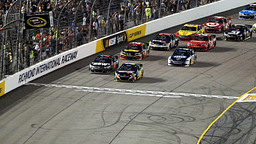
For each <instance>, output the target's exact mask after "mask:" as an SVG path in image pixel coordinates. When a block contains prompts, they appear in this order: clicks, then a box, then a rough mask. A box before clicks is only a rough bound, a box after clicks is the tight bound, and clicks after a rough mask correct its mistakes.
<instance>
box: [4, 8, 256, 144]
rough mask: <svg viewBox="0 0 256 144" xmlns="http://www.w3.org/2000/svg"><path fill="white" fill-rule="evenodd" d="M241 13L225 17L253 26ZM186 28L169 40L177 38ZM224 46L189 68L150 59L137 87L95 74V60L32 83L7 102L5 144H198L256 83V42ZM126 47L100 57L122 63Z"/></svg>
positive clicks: (157, 56)
mask: <svg viewBox="0 0 256 144" xmlns="http://www.w3.org/2000/svg"><path fill="white" fill-rule="evenodd" d="M241 9H242V8H239V9H235V10H232V11H228V12H225V13H221V14H218V15H223V16H231V17H232V23H246V24H253V23H254V22H253V21H242V20H237V19H236V18H237V14H238V11H240V10H241ZM208 18H209V17H208ZM208 18H204V19H200V20H197V21H193V22H191V23H199V24H202V23H204V22H205V21H206V20H207V19H208ZM180 27H181V26H177V27H174V28H171V29H167V30H165V31H163V32H169V33H175V32H176V31H178V29H179V28H180ZM153 37H155V34H153V35H151V36H147V37H145V38H141V39H139V40H137V41H143V42H148V41H149V40H151V39H152V38H153ZM217 38H218V40H217V47H216V48H215V49H212V50H210V51H208V52H199V53H198V61H197V63H196V64H194V65H192V66H191V67H189V68H184V67H169V66H167V58H168V56H170V55H171V54H172V53H173V51H174V49H172V50H171V51H151V53H150V56H149V57H148V58H145V59H143V60H142V61H140V62H138V63H142V64H143V65H144V70H145V73H144V78H143V79H142V80H139V81H138V82H136V83H123V82H115V81H113V74H110V75H108V74H103V75H101V74H89V72H88V64H89V63H90V62H91V61H92V60H93V59H94V58H95V56H96V55H94V56H91V57H89V58H86V59H84V60H81V61H79V62H77V63H75V64H72V65H69V66H67V67H65V68H62V69H60V70H58V71H56V72H53V73H51V74H49V75H47V76H45V77H42V78H40V79H38V80H35V81H33V83H36V84H38V85H36V86H34V85H27V86H23V87H21V88H18V89H17V90H14V91H13V92H10V93H9V94H7V95H5V96H4V97H1V98H0V102H1V104H0V105H1V106H0V108H1V115H0V121H1V122H0V130H1V133H0V143H8V144H11V143H13V144H21V143H25V144H37V143H38V144H42V143H56V144H60V143H61V144H70V143H88V144H120V143H122V144H137V143H145V144H155V143H161V144H167V143H172V144H176V143H177V144H180V143H182V144H193V143H196V142H197V140H198V138H199V137H200V135H201V134H202V133H203V131H204V130H205V129H206V128H207V126H208V125H209V124H210V123H211V122H212V121H213V120H214V119H215V118H216V117H217V116H218V115H219V114H221V112H222V111H223V110H225V109H226V108H227V107H228V106H229V105H230V104H231V103H232V102H234V101H235V98H237V97H239V96H241V95H242V94H243V93H245V92H246V91H248V90H249V89H251V88H253V87H254V86H255V83H256V81H255V68H256V66H255V62H256V57H255V54H256V52H255V41H256V34H255V33H254V34H253V38H252V39H249V40H247V41H244V42H232V41H223V40H222V34H217ZM186 43H187V42H180V43H179V47H186ZM124 46H125V44H121V45H119V46H117V47H113V48H111V49H109V50H107V51H104V52H101V53H100V54H115V55H119V52H120V50H121V49H122V48H124ZM123 62H129V61H123V60H120V63H123ZM44 84H51V85H44ZM53 84H54V85H53ZM107 88H109V89H107ZM135 90H138V91H135ZM170 93H171V94H170ZM182 93H186V94H182ZM191 94H192V95H191ZM193 94H197V95H193ZM212 95H215V96H213V97H212ZM223 96H227V97H223Z"/></svg>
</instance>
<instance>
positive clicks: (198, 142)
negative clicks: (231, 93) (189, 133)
mask: <svg viewBox="0 0 256 144" xmlns="http://www.w3.org/2000/svg"><path fill="white" fill-rule="evenodd" d="M255 88H256V87H254V88H252V89H251V90H249V91H248V92H246V93H245V94H243V95H242V96H240V97H239V98H238V99H237V100H236V101H235V102H233V103H232V104H231V105H230V106H229V107H228V108H226V110H224V111H223V112H222V113H221V114H220V115H219V116H218V117H217V118H216V119H215V120H214V121H213V122H212V123H211V124H210V125H209V126H208V127H207V129H206V130H205V131H204V132H203V134H202V135H201V136H200V138H199V140H198V141H197V144H200V141H201V139H202V138H203V136H204V135H205V133H206V132H207V131H208V130H209V129H210V128H211V126H212V125H213V124H214V123H215V122H216V121H217V120H218V119H219V118H220V117H221V116H222V115H223V114H224V113H225V112H226V111H228V109H229V108H231V107H232V106H233V105H234V104H235V103H236V102H237V101H238V100H239V99H241V98H242V97H243V96H244V95H246V94H248V93H249V92H251V91H253V90H254V89H255Z"/></svg>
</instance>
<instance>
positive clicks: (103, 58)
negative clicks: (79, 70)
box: [94, 56, 111, 63]
mask: <svg viewBox="0 0 256 144" xmlns="http://www.w3.org/2000/svg"><path fill="white" fill-rule="evenodd" d="M94 62H99V63H110V62H111V59H110V57H106V56H98V57H97V58H96V59H95V60H94Z"/></svg>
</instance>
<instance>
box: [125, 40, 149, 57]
mask: <svg viewBox="0 0 256 144" xmlns="http://www.w3.org/2000/svg"><path fill="white" fill-rule="evenodd" d="M149 51H150V50H149V47H148V45H147V44H146V43H143V42H130V43H129V45H128V46H127V47H126V48H125V49H123V50H122V51H121V52H120V59H131V60H142V59H143V58H145V57H148V56H149Z"/></svg>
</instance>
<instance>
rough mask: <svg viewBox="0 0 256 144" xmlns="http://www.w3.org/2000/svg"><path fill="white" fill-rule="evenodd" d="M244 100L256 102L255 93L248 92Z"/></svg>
mask: <svg viewBox="0 0 256 144" xmlns="http://www.w3.org/2000/svg"><path fill="white" fill-rule="evenodd" d="M243 101H244V102H256V94H254V95H251V94H249V95H248V96H247V97H246V98H245V99H244V100H243Z"/></svg>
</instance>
